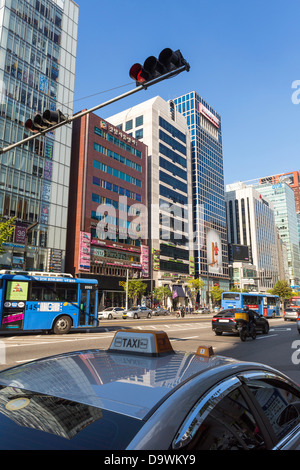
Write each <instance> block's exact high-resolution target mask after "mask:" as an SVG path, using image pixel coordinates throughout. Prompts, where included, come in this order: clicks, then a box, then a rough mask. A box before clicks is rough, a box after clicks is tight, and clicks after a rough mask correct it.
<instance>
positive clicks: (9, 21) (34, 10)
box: [0, 0, 78, 271]
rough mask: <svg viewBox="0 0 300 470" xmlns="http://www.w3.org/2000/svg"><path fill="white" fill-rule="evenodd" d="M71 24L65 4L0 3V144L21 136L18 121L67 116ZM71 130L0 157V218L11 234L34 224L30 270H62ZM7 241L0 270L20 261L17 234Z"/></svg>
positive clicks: (36, 0) (62, 0)
mask: <svg viewBox="0 0 300 470" xmlns="http://www.w3.org/2000/svg"><path fill="white" fill-rule="evenodd" d="M77 27H78V6H77V5H76V4H75V3H74V2H73V1H72V0H4V1H3V2H1V5H0V52H1V63H0V87H1V88H2V90H1V91H2V93H1V96H0V146H1V147H6V146H7V145H9V144H11V143H14V142H17V141H19V140H21V139H23V138H24V137H27V136H28V135H29V132H28V131H27V130H26V129H25V122H26V120H27V119H29V118H33V116H34V115H35V114H37V113H42V112H43V111H45V110H46V109H50V110H55V109H60V110H61V111H62V112H63V113H64V114H66V115H71V114H72V108H73V104H72V103H73V96H74V83H75V62H76V44H77ZM64 103H66V104H64ZM71 133H72V130H71V128H67V127H64V128H62V129H60V130H59V131H56V132H52V133H50V132H49V133H47V135H45V136H42V137H38V138H36V139H35V140H33V141H31V142H29V143H27V144H24V145H23V146H21V147H17V148H16V149H14V150H11V151H9V152H7V153H4V154H2V155H1V158H0V218H1V217H4V218H7V217H16V226H17V228H18V227H20V229H18V230H16V233H17V232H20V231H21V229H23V233H24V227H28V226H29V225H30V224H32V223H33V222H38V225H37V226H36V227H35V228H34V230H33V231H31V232H29V234H28V239H27V242H28V244H27V266H28V268H30V269H34V270H53V271H55V270H59V271H61V270H63V268H64V257H65V250H66V230H67V226H66V225H67V210H68V187H69V167H70V154H71ZM13 242H14V243H13V244H10V245H9V246H8V247H7V248H8V249H7V251H8V250H10V251H11V253H9V254H8V255H6V256H5V257H2V258H0V266H2V267H5V268H9V267H21V266H22V264H23V262H24V243H25V239H24V236H23V238H22V237H18V238H17V237H15V239H14V240H13ZM54 255H55V256H57V258H55V256H54ZM54 258H55V259H54ZM22 259H23V261H22ZM57 260H58V261H57Z"/></svg>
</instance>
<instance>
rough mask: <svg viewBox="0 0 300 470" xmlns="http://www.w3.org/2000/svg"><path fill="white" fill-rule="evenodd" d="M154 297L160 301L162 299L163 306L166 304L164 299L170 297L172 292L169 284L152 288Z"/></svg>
mask: <svg viewBox="0 0 300 470" xmlns="http://www.w3.org/2000/svg"><path fill="white" fill-rule="evenodd" d="M154 297H155V298H156V299H157V300H158V301H159V302H161V300H163V304H164V306H166V300H167V298H168V297H172V292H171V290H170V287H169V286H159V287H156V288H155V289H154Z"/></svg>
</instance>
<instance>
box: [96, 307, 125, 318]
mask: <svg viewBox="0 0 300 470" xmlns="http://www.w3.org/2000/svg"><path fill="white" fill-rule="evenodd" d="M123 313H124V308H123V307H108V308H105V309H104V310H102V311H101V312H98V320H111V319H112V318H123Z"/></svg>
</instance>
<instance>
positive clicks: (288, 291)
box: [270, 280, 294, 302]
mask: <svg viewBox="0 0 300 470" xmlns="http://www.w3.org/2000/svg"><path fill="white" fill-rule="evenodd" d="M270 294H272V295H278V296H279V297H280V301H281V302H284V301H285V300H289V299H290V298H292V297H293V295H294V293H293V289H292V288H291V287H290V285H289V283H288V281H285V280H284V281H280V280H279V281H277V282H276V284H275V285H274V286H273V289H270Z"/></svg>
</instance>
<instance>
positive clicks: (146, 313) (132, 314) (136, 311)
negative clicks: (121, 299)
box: [123, 307, 152, 318]
mask: <svg viewBox="0 0 300 470" xmlns="http://www.w3.org/2000/svg"><path fill="white" fill-rule="evenodd" d="M151 317H152V310H151V308H147V307H131V308H130V309H129V310H125V311H124V312H123V318H151Z"/></svg>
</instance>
